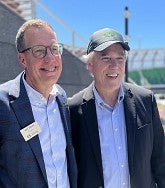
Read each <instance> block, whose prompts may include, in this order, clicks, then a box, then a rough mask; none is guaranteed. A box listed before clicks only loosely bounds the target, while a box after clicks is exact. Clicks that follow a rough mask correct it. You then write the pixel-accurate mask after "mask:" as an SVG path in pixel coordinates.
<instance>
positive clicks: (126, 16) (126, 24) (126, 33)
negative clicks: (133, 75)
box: [124, 6, 129, 82]
mask: <svg viewBox="0 0 165 188" xmlns="http://www.w3.org/2000/svg"><path fill="white" fill-rule="evenodd" d="M124 16H125V40H126V41H127V42H128V41H129V36H128V17H129V11H128V7H127V6H126V7H125V15H124ZM125 81H126V82H128V58H127V61H126V64H125Z"/></svg>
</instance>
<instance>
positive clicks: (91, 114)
mask: <svg viewBox="0 0 165 188" xmlns="http://www.w3.org/2000/svg"><path fill="white" fill-rule="evenodd" d="M83 98H84V102H83V104H82V111H83V114H84V119H85V121H86V126H87V127H86V128H87V131H88V133H89V135H88V136H89V139H90V142H91V145H92V150H93V153H94V156H95V159H96V163H97V165H98V168H99V170H100V174H101V176H102V177H103V168H102V159H101V148H100V139H99V131H98V123H97V116H96V107H95V100H94V96H93V91H92V85H90V86H89V87H88V89H87V91H86V92H85V93H84V96H83Z"/></svg>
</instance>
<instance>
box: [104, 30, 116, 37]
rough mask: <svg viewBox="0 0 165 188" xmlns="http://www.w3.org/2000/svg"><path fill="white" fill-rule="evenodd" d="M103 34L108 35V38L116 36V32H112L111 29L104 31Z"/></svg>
mask: <svg viewBox="0 0 165 188" xmlns="http://www.w3.org/2000/svg"><path fill="white" fill-rule="evenodd" d="M104 36H105V37H108V38H109V37H110V38H115V37H117V33H116V32H113V31H111V32H110V31H109V32H106V33H104Z"/></svg>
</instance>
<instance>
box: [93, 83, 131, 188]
mask: <svg viewBox="0 0 165 188" xmlns="http://www.w3.org/2000/svg"><path fill="white" fill-rule="evenodd" d="M93 92H94V96H95V101H96V112H97V119H98V128H99V136H100V147H101V155H102V165H103V176H104V185H105V188H130V180H129V168H128V158H127V135H126V127H125V117H124V105H123V99H124V92H123V88H122V87H120V92H119V96H118V100H117V103H116V105H115V107H114V108H112V107H110V106H109V105H108V104H106V103H105V102H104V101H103V100H102V99H101V97H100V96H99V94H98V92H97V90H96V89H95V87H94V85H93Z"/></svg>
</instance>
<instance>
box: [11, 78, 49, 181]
mask: <svg viewBox="0 0 165 188" xmlns="http://www.w3.org/2000/svg"><path fill="white" fill-rule="evenodd" d="M10 104H11V107H12V109H13V111H14V113H15V115H16V117H17V120H18V122H19V124H20V129H22V128H24V127H26V126H28V125H30V124H31V123H33V122H34V117H33V113H32V109H31V105H30V101H29V98H28V96H27V93H26V89H25V87H24V84H23V81H22V79H21V80H20V94H19V97H18V98H16V97H14V96H12V95H10ZM27 143H28V144H29V146H30V147H31V149H32V151H33V153H34V155H35V157H36V159H37V161H38V163H39V166H40V168H41V171H42V173H43V176H44V178H45V180H46V182H47V177H46V170H45V165H44V160H43V155H42V150H41V146H40V141H39V137H38V135H37V136H35V137H33V138H32V139H30V140H29V141H27Z"/></svg>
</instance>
